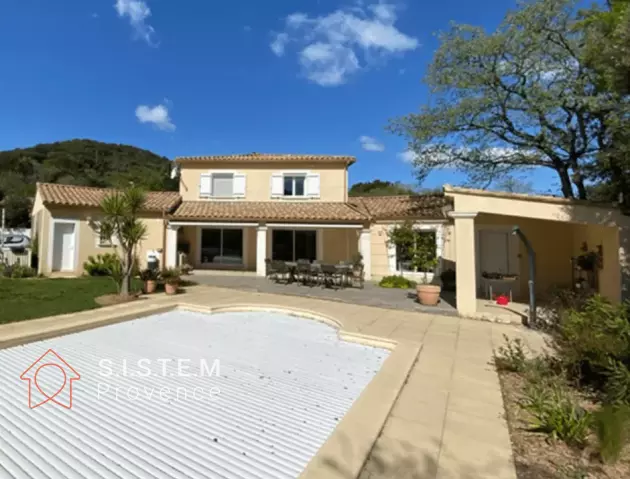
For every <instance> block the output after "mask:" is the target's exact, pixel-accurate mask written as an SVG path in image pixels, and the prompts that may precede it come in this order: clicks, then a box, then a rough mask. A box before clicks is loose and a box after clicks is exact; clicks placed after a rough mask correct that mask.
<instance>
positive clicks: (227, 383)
mask: <svg viewBox="0 0 630 479" xmlns="http://www.w3.org/2000/svg"><path fill="white" fill-rule="evenodd" d="M49 349H53V350H54V352H55V353H57V354H58V355H59V357H61V358H62V359H63V360H65V361H66V362H67V366H68V367H70V368H72V370H74V371H76V373H78V374H79V375H80V376H81V377H80V379H78V380H76V381H73V382H70V381H67V384H68V383H71V384H72V385H73V390H72V398H71V399H72V408H71V409H66V408H65V407H63V405H64V401H66V403H65V405H66V406H67V401H68V399H69V397H68V396H69V395H70V394H69V391H66V390H64V391H63V392H61V393H59V394H58V395H56V396H54V399H55V400H57V401H58V402H59V403H60V404H55V403H54V402H53V401H52V400H50V399H49V398H50V396H53V394H54V393H55V392H57V390H58V389H59V384H60V381H61V380H62V378H63V377H65V378H66V379H69V378H71V376H72V374H73V371H71V370H67V371H66V372H64V373H60V371H59V370H58V369H56V368H48V369H46V368H44V369H42V370H41V373H40V375H41V377H40V378H38V379H39V381H38V384H39V385H40V386H41V388H42V390H43V392H44V393H45V394H44V395H43V396H42V395H41V394H39V396H41V397H39V399H40V400H41V399H43V400H44V401H45V403H44V404H42V405H41V406H39V407H37V408H35V409H32V410H31V409H29V407H28V394H27V391H28V387H29V384H31V383H34V381H28V375H27V377H26V378H25V380H23V381H21V380H20V375H21V374H22V373H23V372H24V370H25V369H26V368H28V366H29V365H30V364H31V363H32V362H33V361H36V360H37V359H38V358H39V357H40V356H41V355H42V354H44V353H45V352H46V351H48V350H49ZM388 355H389V351H388V350H385V349H380V348H374V347H369V346H365V345H361V344H356V343H350V342H345V341H342V340H340V339H339V337H338V335H337V330H336V329H334V328H332V327H330V326H329V325H327V324H324V323H322V322H318V321H312V320H307V319H304V318H299V317H296V316H294V315H291V314H288V313H280V312H260V311H256V312H255V311H251V312H223V313H214V314H208V313H197V312H191V311H183V310H174V311H169V312H166V313H162V314H155V315H152V316H148V317H145V318H141V319H137V320H132V321H128V322H124V323H119V324H115V325H110V326H105V327H101V328H98V329H93V330H89V331H84V332H80V333H76V334H71V335H67V336H62V337H58V338H54V339H50V340H46V341H40V342H36V343H31V344H28V345H25V346H18V347H14V348H10V349H5V350H0V379H1V381H2V384H3V388H2V390H0V430H2V431H4V432H3V434H0V477H64V478H65V477H67V478H74V477H76V478H81V477H128V478H135V477H142V478H146V477H164V478H166V477H168V478H170V477H178V478H200V479H201V478H208V477H210V478H214V477H217V478H219V477H221V478H250V477H251V478H258V477H260V478H293V477H297V476H299V474H300V473H301V472H302V471H303V469H304V468H305V467H306V465H307V464H308V462H309V461H310V460H311V458H312V457H313V456H314V455H315V454H316V453H317V451H318V450H319V448H320V447H321V446H322V445H323V444H324V442H325V441H326V439H327V438H328V437H329V436H330V434H331V433H332V432H333V430H334V429H335V427H336V426H337V424H338V423H339V421H340V420H341V419H342V418H343V416H344V415H345V414H346V412H347V411H348V410H349V409H350V407H351V406H352V404H353V403H354V401H355V400H356V399H357V398H358V397H359V395H360V394H361V392H362V391H363V389H364V388H365V387H366V386H367V384H368V383H369V382H370V381H371V380H372V378H373V377H374V376H375V375H376V373H377V372H378V371H379V369H380V368H381V366H382V365H383V362H384V361H385V359H387V357H388ZM53 359H54V358H53ZM55 360H56V359H55ZM61 368H65V366H63V365H62V367H61ZM33 371H34V370H31V371H30V373H29V374H31V376H32V373H33ZM64 374H65V376H64ZM31 386H32V384H31ZM65 389H67V388H65ZM167 390H168V391H167ZM38 393H39V391H37V390H35V391H34V395H35V396H37V395H38ZM32 399H33V398H32ZM32 405H33V404H32Z"/></svg>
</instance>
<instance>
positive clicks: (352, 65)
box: [300, 43, 360, 86]
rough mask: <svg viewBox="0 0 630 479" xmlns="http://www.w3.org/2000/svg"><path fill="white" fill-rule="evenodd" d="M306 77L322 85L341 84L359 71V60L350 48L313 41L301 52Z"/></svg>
mask: <svg viewBox="0 0 630 479" xmlns="http://www.w3.org/2000/svg"><path fill="white" fill-rule="evenodd" d="M300 64H301V65H302V68H303V69H304V73H305V75H306V77H307V78H308V79H309V80H311V81H313V82H315V83H317V84H318V85H321V86H335V85H341V84H342V83H344V82H345V81H346V78H347V77H348V75H350V74H352V73H354V72H355V71H357V70H358V69H359V68H360V67H359V60H358V59H357V56H356V55H355V54H354V52H353V51H352V50H351V49H350V48H346V47H344V46H342V45H332V44H329V43H313V44H311V45H308V46H307V47H306V48H305V49H304V50H302V51H301V52H300Z"/></svg>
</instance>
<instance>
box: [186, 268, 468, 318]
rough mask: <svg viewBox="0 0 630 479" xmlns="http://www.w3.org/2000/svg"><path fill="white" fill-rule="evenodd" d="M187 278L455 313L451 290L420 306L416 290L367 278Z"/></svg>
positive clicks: (204, 275) (209, 275)
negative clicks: (331, 283) (350, 283)
mask: <svg viewBox="0 0 630 479" xmlns="http://www.w3.org/2000/svg"><path fill="white" fill-rule="evenodd" d="M189 279H190V280H191V281H194V282H195V283H199V284H203V285H206V286H216V287H219V288H231V289H237V290H241V291H251V292H257V293H270V294H284V295H290V296H302V297H306V298H316V299H325V300H328V301H340V302H343V303H351V304H360V305H363V306H375V307H378V308H388V309H400V310H404V311H419V312H424V313H429V314H436V313H437V314H445V315H450V316H456V315H457V310H456V309H455V294H454V293H449V292H444V293H443V294H442V299H441V301H440V303H439V304H438V305H437V306H423V305H421V304H419V303H418V302H417V300H416V292H415V290H411V289H410V290H405V289H389V288H381V287H379V286H378V285H377V284H376V283H373V282H369V281H368V282H366V283H365V286H364V288H363V289H359V288H341V289H334V288H323V287H321V286H306V285H303V284H301V283H298V282H296V283H290V284H285V283H276V282H274V281H271V280H269V279H266V278H260V277H258V276H253V275H250V274H241V275H235V274H229V273H224V274H217V273H216V272H207V271H196V272H195V273H194V274H193V275H192V276H190V277H189Z"/></svg>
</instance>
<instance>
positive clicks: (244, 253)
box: [196, 225, 249, 270]
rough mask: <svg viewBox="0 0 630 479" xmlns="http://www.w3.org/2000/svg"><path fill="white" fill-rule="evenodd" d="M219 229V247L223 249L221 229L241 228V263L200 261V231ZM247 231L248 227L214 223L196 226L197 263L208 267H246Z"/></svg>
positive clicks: (237, 268) (239, 268)
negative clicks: (216, 224)
mask: <svg viewBox="0 0 630 479" xmlns="http://www.w3.org/2000/svg"><path fill="white" fill-rule="evenodd" d="M204 229H206V230H220V231H221V249H223V230H241V231H242V233H241V234H242V235H243V241H242V245H241V247H242V248H243V262H242V263H241V264H221V263H202V262H201V233H202V230H204ZM247 232H248V228H247V227H245V226H224V225H220V226H215V225H203V226H198V227H197V254H196V256H197V258H196V260H197V264H199V266H200V267H202V268H208V269H234V270H241V269H247V261H248V260H249V257H248V254H247V246H248V242H247Z"/></svg>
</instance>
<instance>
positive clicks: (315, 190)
mask: <svg viewBox="0 0 630 479" xmlns="http://www.w3.org/2000/svg"><path fill="white" fill-rule="evenodd" d="M319 184H320V181H319V173H309V174H308V175H306V196H309V197H311V198H319Z"/></svg>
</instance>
